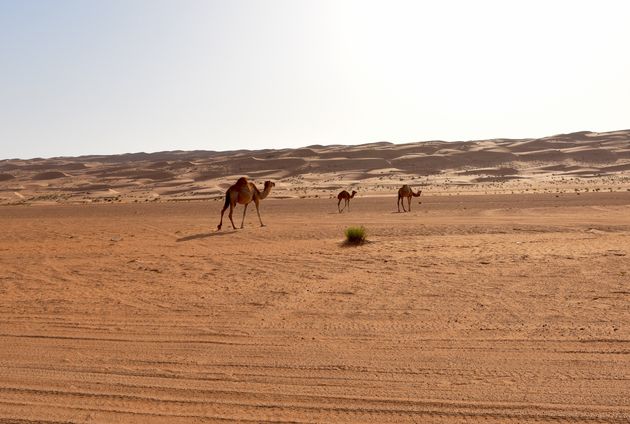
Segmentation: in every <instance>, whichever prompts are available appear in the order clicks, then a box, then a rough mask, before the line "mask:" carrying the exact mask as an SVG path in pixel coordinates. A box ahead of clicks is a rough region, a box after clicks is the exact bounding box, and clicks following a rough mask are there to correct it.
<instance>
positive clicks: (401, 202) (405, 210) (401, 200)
mask: <svg viewBox="0 0 630 424" xmlns="http://www.w3.org/2000/svg"><path fill="white" fill-rule="evenodd" d="M400 204H401V205H402V207H403V212H407V209H405V198H404V197H402V198H401V199H400Z"/></svg>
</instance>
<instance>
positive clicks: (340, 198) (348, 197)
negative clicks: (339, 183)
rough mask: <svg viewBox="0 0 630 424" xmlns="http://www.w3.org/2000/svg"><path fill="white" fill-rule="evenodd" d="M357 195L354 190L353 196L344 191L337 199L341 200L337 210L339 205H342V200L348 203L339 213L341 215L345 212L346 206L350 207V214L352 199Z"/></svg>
mask: <svg viewBox="0 0 630 424" xmlns="http://www.w3.org/2000/svg"><path fill="white" fill-rule="evenodd" d="M355 194H357V192H356V191H354V190H352V195H350V193H348V192H347V191H345V190H343V191H342V192H341V193H339V194H338V195H337V199H339V201H338V202H337V209H339V205H340V204H341V201H342V200H345V201H346V203H345V204H344V205H343V208H341V209H339V213H341V211H343V210H344V209H345V208H346V206H347V207H348V212H350V199H352V198H353V197H354V195H355Z"/></svg>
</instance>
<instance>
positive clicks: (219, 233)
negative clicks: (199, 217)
mask: <svg viewBox="0 0 630 424" xmlns="http://www.w3.org/2000/svg"><path fill="white" fill-rule="evenodd" d="M237 232H238V231H236V230H232V231H213V232H211V233H201V234H193V235H191V236H186V237H181V238H178V239H177V240H175V241H177V242H181V241H190V240H197V239H202V238H207V237H215V236H224V235H227V234H234V233H237Z"/></svg>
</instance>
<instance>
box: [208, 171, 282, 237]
mask: <svg viewBox="0 0 630 424" xmlns="http://www.w3.org/2000/svg"><path fill="white" fill-rule="evenodd" d="M275 185H276V184H275V183H273V182H271V181H265V189H264V190H263V192H262V193H261V192H260V190H258V188H257V187H256V186H255V185H254V183H250V182H248V181H247V178H245V177H241V178H239V179H238V180H237V181H236V184H234V185H233V186H231V187H230V188H228V190H227V191H226V192H225V204H224V205H223V209H221V222H219V225H218V226H217V230H220V229H221V226H222V225H223V213H224V212H225V210H226V209H227V208H228V206H229V207H230V213H229V215H228V216H229V217H230V221H231V222H232V228H234V229H235V230H236V226H235V225H234V220H233V219H232V212H233V211H234V208H235V207H236V204H237V203H240V204H241V205H245V210H244V211H243V220H242V221H241V228H243V224H244V223H245V213H246V212H247V205H249V204H250V202H251V201H252V200H253V201H254V203H255V204H256V213H258V220H260V226H261V227H264V226H265V224H263V222H262V219H261V218H260V210H258V204H259V203H260V201H261V200H263V199H264V198H265V197H267V196H268V195H269V192H271V188H272V187H275Z"/></svg>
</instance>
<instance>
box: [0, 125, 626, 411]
mask: <svg viewBox="0 0 630 424" xmlns="http://www.w3.org/2000/svg"><path fill="white" fill-rule="evenodd" d="M241 176H246V177H248V179H249V180H250V181H253V182H255V183H256V184H257V186H258V187H259V188H260V189H262V184H263V182H264V181H265V180H272V181H273V182H274V183H275V187H274V188H273V190H272V192H271V194H270V195H269V197H268V198H267V199H265V200H263V201H262V203H261V215H262V219H263V221H264V222H265V223H266V224H267V226H266V227H260V226H259V224H258V218H257V215H256V210H255V207H254V206H251V207H250V208H249V209H248V215H247V219H246V220H245V228H244V229H243V230H233V229H232V226H231V224H230V223H229V220H228V219H227V214H226V217H225V219H224V222H223V229H222V230H221V231H216V228H217V224H218V223H219V217H220V210H221V207H222V206H223V199H224V193H225V190H226V188H227V187H229V186H230V185H231V184H234V182H235V181H236V179H237V178H238V177H241ZM403 184H409V185H410V186H411V187H412V188H413V189H414V191H416V190H422V196H420V197H413V198H412V211H411V212H410V213H397V190H398V188H400V186H401V185H403ZM341 190H348V191H352V190H356V191H357V192H358V194H357V195H356V197H355V198H353V199H352V202H351V210H350V211H349V212H348V211H344V213H342V214H340V213H338V211H337V202H338V201H337V194H338V193H339V192H340V191H341ZM242 211H243V206H241V205H239V206H238V207H237V208H236V210H235V213H234V221H235V223H236V224H237V225H240V222H241V217H242ZM351 225H362V226H364V227H365V228H366V229H367V232H368V240H369V241H368V242H367V243H365V244H362V245H359V246H347V245H345V244H344V243H343V233H344V230H345V229H346V228H347V227H348V226H351ZM0 228H2V231H0V299H2V302H0V422H17V423H35V422H37V423H40V422H44V423H88V422H98V423H147V422H150V423H196V422H204V423H209V422H238V423H241V422H286V423H289V422H291V423H314V422H317V423H350V422H352V423H366V422H374V423H398V422H401V423H405V422H408V423H424V422H433V423H460V422H484V423H506V422H518V423H548V422H571V423H573V422H580V423H604V422H605V423H628V422H630V326H629V323H630V260H629V256H628V255H630V131H616V132H609V133H592V132H580V133H574V134H564V135H557V136H553V137H546V138H541V139H522V140H506V139H496V140H484V141H470V142H454V143H446V142H442V141H433V142H422V143H410V144H403V145H397V144H391V143H373V144H367V145H362V146H309V147H306V148H302V149H283V150H264V151H255V152H253V151H234V152H209V151H198V152H161V153H150V154H149V153H135V154H126V155H115V156H84V157H76V158H50V159H28V160H20V159H12V160H4V161H0Z"/></svg>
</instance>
